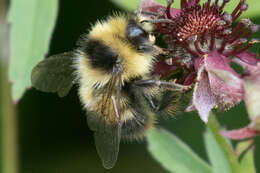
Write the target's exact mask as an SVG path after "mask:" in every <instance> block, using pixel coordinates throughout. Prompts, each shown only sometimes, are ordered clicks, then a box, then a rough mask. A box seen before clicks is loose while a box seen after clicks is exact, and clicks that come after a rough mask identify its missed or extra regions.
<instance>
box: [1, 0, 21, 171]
mask: <svg viewBox="0 0 260 173" xmlns="http://www.w3.org/2000/svg"><path fill="white" fill-rule="evenodd" d="M7 9H8V7H7V0H0V45H1V46H0V149H1V150H0V168H1V170H0V171H2V172H3V173H17V172H18V157H17V148H18V147H17V129H16V127H17V126H16V125H17V122H16V111H15V105H14V104H13V101H12V98H11V84H10V83H9V82H8V74H7V71H8V69H7V68H8V57H9V56H8V54H9V52H8V49H9V48H8V46H9V44H8V43H9V39H8V35H9V34H8V25H7V21H6V18H7V15H6V14H7Z"/></svg>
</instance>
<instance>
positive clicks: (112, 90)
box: [88, 66, 122, 169]
mask: <svg viewBox="0 0 260 173" xmlns="http://www.w3.org/2000/svg"><path fill="white" fill-rule="evenodd" d="M120 91H121V70H120V68H119V67H118V66H116V67H115V68H114V69H113V74H112V78H111V80H110V81H109V83H108V84H107V87H105V90H104V91H103V96H102V98H103V99H104V100H103V102H102V105H101V110H104V111H106V110H110V112H103V113H108V115H109V118H108V119H109V120H112V121H108V120H107V119H106V118H104V115H97V113H90V114H89V115H88V125H89V127H90V129H91V130H93V131H94V138H95V144H96V148H97V152H98V154H99V156H100V158H101V160H102V163H103V166H104V167H105V168H107V169H110V168H112V167H114V165H115V163H116V161H117V155H118V152H119V144H120V139H121V128H122V124H121V121H120V119H121V116H120ZM111 107H113V110H112V111H111V109H110V108H111ZM101 114H102V111H101Z"/></svg>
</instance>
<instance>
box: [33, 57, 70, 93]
mask: <svg viewBox="0 0 260 173" xmlns="http://www.w3.org/2000/svg"><path fill="white" fill-rule="evenodd" d="M74 71H75V70H74V68H73V52H65V53H61V54H57V55H53V56H51V57H48V58H47V59H44V60H43V61H41V62H40V63H39V64H38V65H37V66H35V67H34V68H33V70H32V75H31V81H32V86H33V87H35V88H36V89H38V90H40V91H43V92H57V93H58V95H59V96H60V97H63V96H66V95H67V94H68V92H69V91H70V89H71V87H72V85H73V78H74Z"/></svg>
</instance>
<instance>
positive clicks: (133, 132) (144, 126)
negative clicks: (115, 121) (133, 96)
mask: <svg viewBox="0 0 260 173" xmlns="http://www.w3.org/2000/svg"><path fill="white" fill-rule="evenodd" d="M153 124H154V116H151V115H145V114H143V115H138V117H136V116H135V117H133V118H132V119H128V120H126V121H125V122H124V123H123V125H122V132H121V135H122V138H124V139H127V140H133V139H142V138H143V137H144V136H145V134H146V131H147V130H148V129H150V128H151V127H153Z"/></svg>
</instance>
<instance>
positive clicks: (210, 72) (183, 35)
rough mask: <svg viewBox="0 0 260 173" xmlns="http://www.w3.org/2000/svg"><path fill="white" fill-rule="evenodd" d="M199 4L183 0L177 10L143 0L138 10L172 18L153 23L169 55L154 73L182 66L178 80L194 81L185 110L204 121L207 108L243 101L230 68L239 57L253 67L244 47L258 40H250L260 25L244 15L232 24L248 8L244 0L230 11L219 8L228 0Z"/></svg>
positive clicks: (236, 76)
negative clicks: (190, 97)
mask: <svg viewBox="0 0 260 173" xmlns="http://www.w3.org/2000/svg"><path fill="white" fill-rule="evenodd" d="M199 2H200V0H181V9H179V10H178V9H173V8H170V7H171V4H172V0H171V1H169V0H168V5H167V7H163V6H160V5H158V4H156V3H155V2H153V1H152V0H143V2H142V3H141V4H140V9H141V11H143V12H144V11H149V12H153V13H157V14H158V17H159V18H160V19H167V20H168V21H170V22H168V23H165V22H161V23H157V24H156V29H157V31H158V33H160V34H162V35H163V36H164V38H165V42H166V44H167V49H168V50H169V51H170V53H171V55H170V58H169V59H167V62H172V63H170V64H169V63H167V64H166V63H165V62H163V61H162V60H161V61H159V62H158V64H156V65H155V73H156V74H160V75H161V76H167V75H168V74H171V73H172V71H171V68H170V66H174V68H173V70H176V69H180V68H181V69H182V70H183V71H184V73H183V74H184V75H183V76H182V77H181V78H179V80H178V82H179V83H182V84H190V83H192V82H195V87H194V91H193V96H192V99H191V102H190V106H189V107H188V108H187V109H186V110H187V111H192V110H197V111H198V112H199V115H200V117H201V119H202V120H203V121H204V122H207V121H208V116H209V112H210V111H211V109H213V108H218V110H220V111H224V110H227V109H228V108H230V107H232V106H233V105H235V104H237V103H238V102H240V101H241V100H242V99H243V96H244V81H243V78H242V76H241V75H240V74H238V73H236V72H235V71H234V70H233V69H232V68H231V67H230V62H231V61H232V60H233V59H238V60H240V61H243V62H244V63H246V64H248V65H252V66H256V64H257V62H258V61H259V60H258V59H257V55H256V54H254V53H251V52H248V51H247V50H248V48H250V47H251V46H252V45H253V44H255V43H258V40H257V39H251V40H250V41H248V39H249V37H250V35H251V34H252V33H253V32H256V31H257V30H258V26H257V25H255V24H253V23H252V22H251V21H250V20H249V19H242V20H241V21H240V22H239V23H238V24H237V25H236V26H235V27H232V25H233V24H234V22H235V21H236V20H237V18H238V17H239V16H240V15H241V14H242V13H243V12H244V11H246V10H247V8H248V5H247V4H246V3H245V0H240V2H239V3H238V5H237V6H236V8H235V9H234V10H233V12H232V13H231V14H228V13H227V12H224V11H223V8H224V7H225V5H226V3H227V2H228V0H223V2H222V3H220V2H219V1H218V0H215V2H211V1H210V0H208V2H206V3H204V4H202V5H200V3H199ZM163 63H164V64H163ZM163 67H164V69H163ZM165 68H166V69H167V70H168V71H166V70H165ZM195 79H196V80H195Z"/></svg>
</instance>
